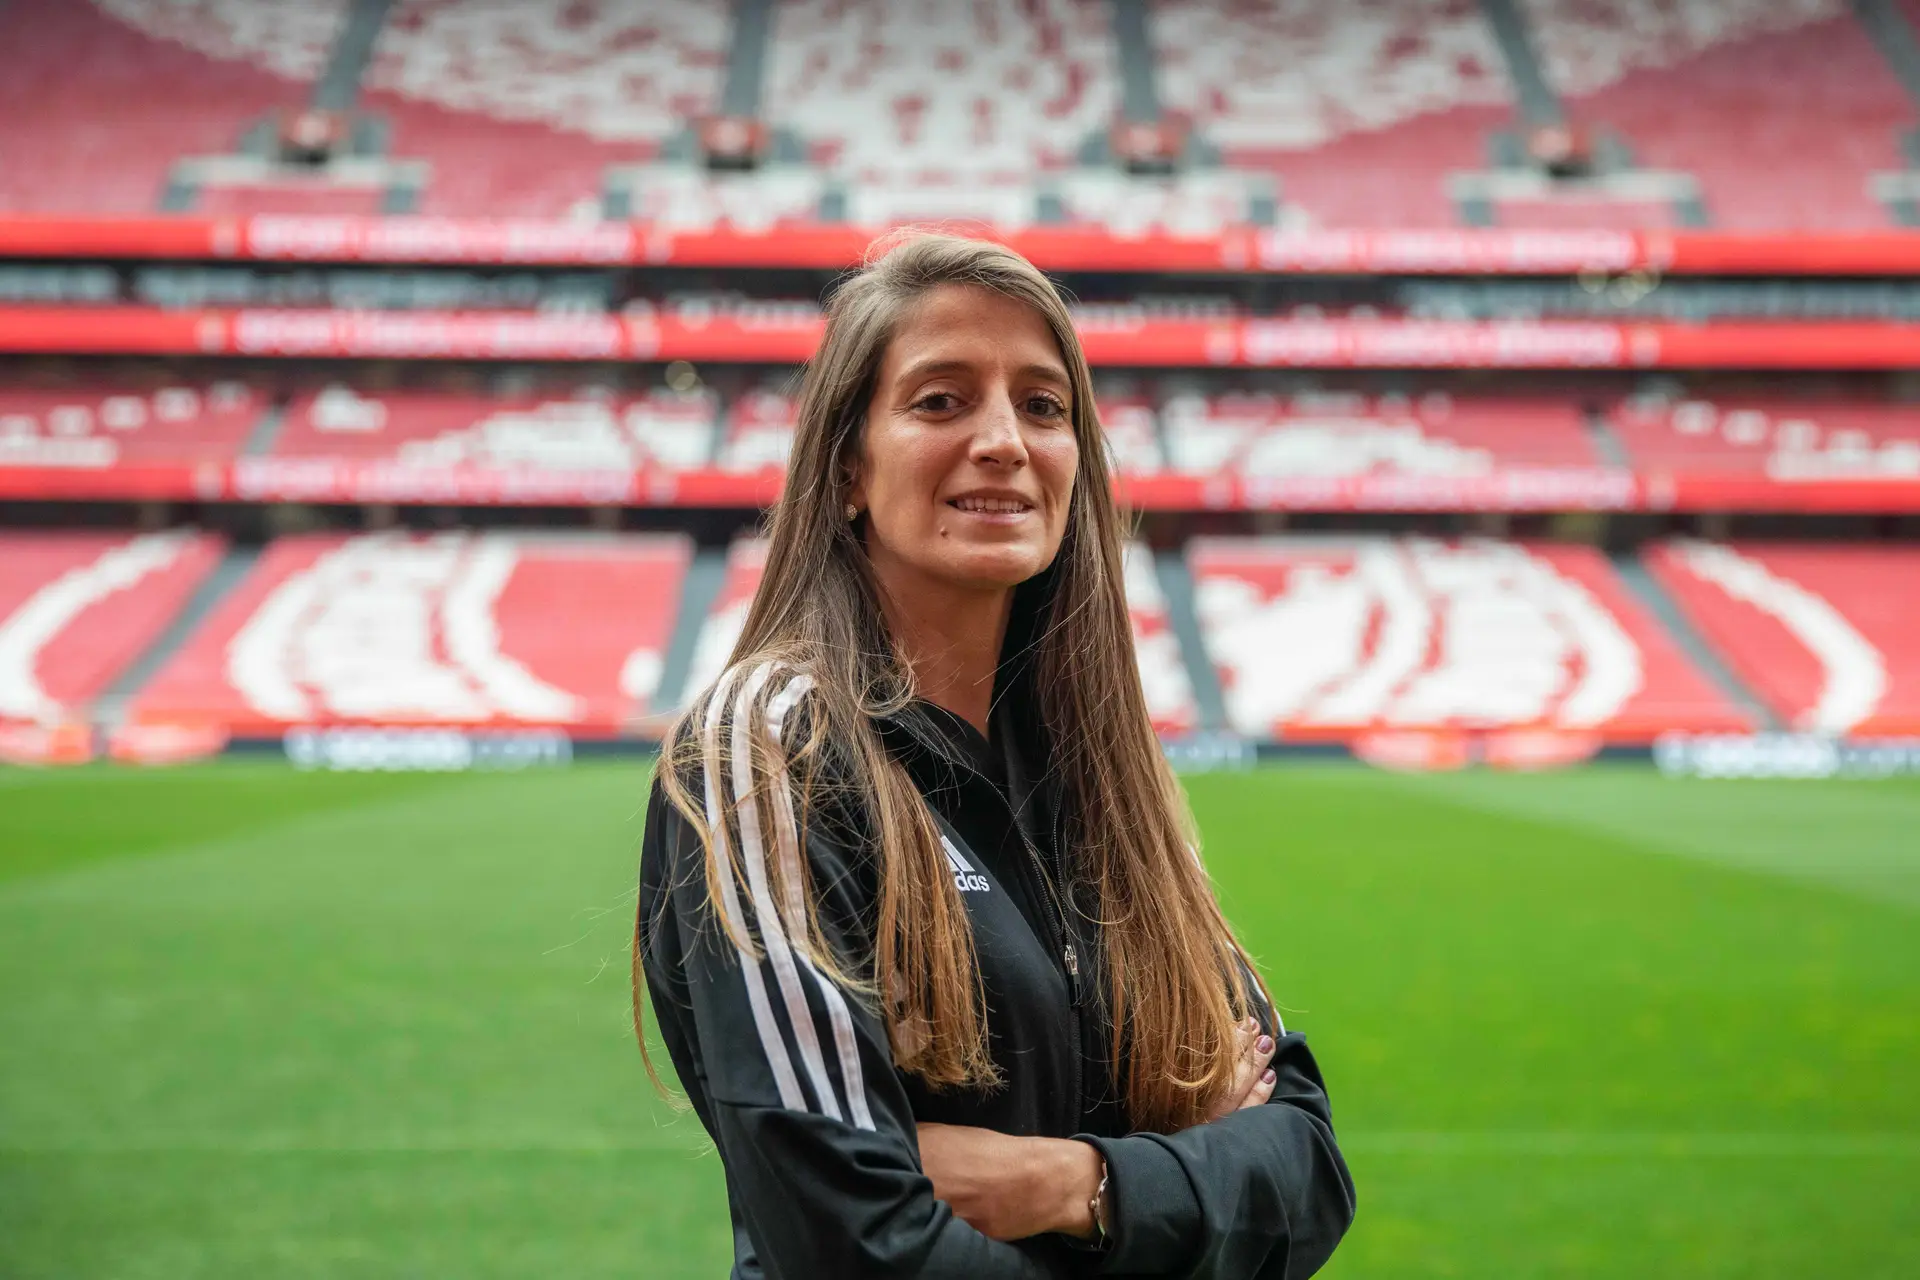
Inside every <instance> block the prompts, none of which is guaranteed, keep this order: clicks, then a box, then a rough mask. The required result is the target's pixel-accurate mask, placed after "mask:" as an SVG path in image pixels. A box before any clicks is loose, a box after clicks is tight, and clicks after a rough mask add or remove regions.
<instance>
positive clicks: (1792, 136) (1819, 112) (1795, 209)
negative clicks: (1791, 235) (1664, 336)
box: [1526, 0, 1914, 231]
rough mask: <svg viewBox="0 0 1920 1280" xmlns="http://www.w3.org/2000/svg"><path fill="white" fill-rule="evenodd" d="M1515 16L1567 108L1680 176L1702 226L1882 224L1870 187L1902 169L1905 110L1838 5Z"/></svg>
mask: <svg viewBox="0 0 1920 1280" xmlns="http://www.w3.org/2000/svg"><path fill="white" fill-rule="evenodd" d="M1526 9H1527V12H1528V15H1529V17H1530V18H1531V20H1532V26H1533V30H1534V34H1535V39H1536V42H1537V45H1538V48H1539V50H1540V53H1541V57H1542V60H1543V61H1544V63H1545V64H1546V71H1547V75H1548V77H1549V79H1550V80H1551V81H1552V82H1553V84H1554V86H1555V87H1556V89H1558V91H1559V92H1560V94H1561V96H1562V99H1563V100H1564V102H1565V103H1566V106H1567V109H1568V111H1569V113H1570V114H1571V115H1572V116H1573V117H1574V118H1575V119H1576V120H1579V121H1582V122H1584V123H1586V124H1587V125H1588V126H1590V127H1593V128H1605V129H1607V130H1610V131H1612V132H1614V133H1616V134H1617V135H1619V136H1620V137H1621V138H1622V139H1623V140H1624V141H1625V143H1626V144H1627V146H1628V147H1629V148H1630V149H1631V151H1632V154H1633V157H1634V160H1635V162H1636V164H1637V165H1638V166H1639V167H1641V168H1644V169H1650V170H1661V171H1673V172H1676V173H1682V174H1687V175H1690V176H1691V177H1692V178H1694V179H1695V180H1696V181H1697V182H1698V184H1699V189H1700V194H1701V198H1702V201H1703V203H1704V205H1705V212H1706V214H1707V216H1708V218H1709V220H1710V222H1711V225H1713V226H1716V227H1723V228H1728V229H1738V230H1756V231H1757V230H1769V231H1779V230H1789V229H1803V228H1820V229H1823V230H1829V231H1844V230H1866V229H1874V228H1885V227H1887V226H1889V225H1891V224H1890V222H1889V219H1888V215H1887V212H1886V210H1885V209H1884V208H1883V207H1882V206H1881V204H1880V203H1879V201H1878V200H1877V199H1876V198H1875V197H1874V195H1873V194H1872V192H1871V190H1870V185H1869V180H1870V178H1871V176H1872V175H1873V174H1875V173H1877V172H1881V171H1886V170H1895V169H1900V168H1903V167H1904V165H1903V162H1902V159H1901V155H1900V135H1901V132H1902V131H1903V130H1905V129H1907V128H1909V127H1911V126H1912V125H1913V123H1914V108H1913V104H1912V102H1911V101H1910V100H1909V99H1908V97H1907V95H1906V93H1905V92H1904V90H1903V89H1902V88H1901V86H1900V83H1899V81H1898V80H1896V79H1895V78H1894V76H1893V74H1892V72H1891V71H1890V70H1889V69H1888V67H1887V64H1886V61H1885V59H1884V58H1883V57H1882V56H1881V55H1880V53H1879V52H1878V51H1877V50H1876V49H1875V48H1874V47H1873V44H1872V41H1871V40H1870V39H1869V38H1868V36H1867V34H1866V32H1865V31H1864V30H1863V29H1862V27H1861V26H1860V24H1859V23H1858V22H1856V21H1855V20H1854V18H1853V16H1852V15H1851V14H1850V13H1848V12H1847V8H1846V6H1845V5H1843V4H1841V3H1838V0H1794V3H1787V4H1783V3H1778V2H1777V0H1683V2H1682V3H1655V2H1654V0H1603V2H1601V3H1578V4H1576V3H1567V2H1566V0H1532V2H1531V3H1528V4H1527V5H1526ZM1788 85H1790V86H1792V91H1791V92H1782V91H1781V90H1782V86H1788ZM1788 175H1791V176H1790V177H1789V176H1788Z"/></svg>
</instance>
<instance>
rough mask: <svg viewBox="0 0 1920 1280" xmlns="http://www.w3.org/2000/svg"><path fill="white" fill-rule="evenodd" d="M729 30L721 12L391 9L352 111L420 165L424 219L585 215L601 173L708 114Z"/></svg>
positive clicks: (537, 5)
mask: <svg viewBox="0 0 1920 1280" xmlns="http://www.w3.org/2000/svg"><path fill="white" fill-rule="evenodd" d="M728 22H729V19H728V6H726V5H722V4H636V3H632V0H624V2H623V0H586V2H584V3H583V2H581V0H514V2H513V3H483V2H481V0H465V2H462V3H445V2H444V0H401V2H400V3H399V4H397V5H396V6H395V8H394V10H393V12H392V13H391V14H390V15H389V17H388V19H387V23H386V25H385V27H384V28H383V29H382V30H381V32H380V36H379V40H378V41H377V43H376V44H375V47H374V51H373V57H372V61H371V63H370V65H369V66H368V68H367V73H366V77H365V81H364V91H363V93H362V95H361V106H362V108H363V109H364V110H366V111H368V112H371V113H374V114H376V115H379V116H381V117H384V118H385V119H386V120H387V121H388V123H389V124H390V126H391V143H390V150H391V152H392V154H393V155H394V156H396V157H400V158H405V159H410V160H413V159H418V160H425V161H426V162H428V163H429V164H430V165H431V166H432V170H431V176H430V178H429V180H428V182H427V185H426V189H425V191H424V192H423V194H422V197H421V204H420V211H421V212H423V213H429V214H435V215H467V216H513V217H560V216H566V215H570V214H576V213H588V214H591V213H593V212H595V211H596V209H597V206H598V204H599V201H600V196H601V190H602V184H603V181H604V174H605V170H606V168H607V166H609V165H616V164H631V163H634V162H636V161H640V160H645V159H649V158H651V157H653V156H654V155H656V154H658V152H659V150H660V147H661V144H662V143H663V142H664V141H665V140H666V139H668V138H669V137H670V136H672V135H673V134H675V133H676V132H678V131H680V130H682V129H684V128H685V127H686V125H687V122H688V121H689V120H691V119H694V118H697V117H700V116H704V115H707V114H709V113H711V112H712V111H713V110H714V107H715V103H716V100H717V97H718V94H719V86H720V77H721V70H722V68H723V66H724V64H725V60H726V47H727V34H728ZM533 155H537V156H538V157H539V163H538V164H529V163H527V157H529V156H533Z"/></svg>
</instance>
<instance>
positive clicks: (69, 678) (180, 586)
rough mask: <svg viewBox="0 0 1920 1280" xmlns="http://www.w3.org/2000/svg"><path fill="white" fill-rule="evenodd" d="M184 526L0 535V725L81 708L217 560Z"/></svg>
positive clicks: (210, 540)
mask: <svg viewBox="0 0 1920 1280" xmlns="http://www.w3.org/2000/svg"><path fill="white" fill-rule="evenodd" d="M222 545H223V544H222V542H221V540H220V539H218V538H215V537H211V536H207V535H203V534H196V533H191V532H186V531H174V532H170V533H152V534H143V535H139V536H136V537H127V536H125V535H121V534H105V533H43V534H19V533H10V534H4V535H0V723H7V722H20V723H28V724H36V725H54V724H59V723H61V722H63V721H66V720H69V719H71V718H74V717H78V716H80V715H83V714H85V713H86V712H87V711H88V710H89V708H90V706H91V704H92V703H93V702H94V701H95V700H96V699H97V698H99V697H100V695H101V694H102V693H104V692H106V690H107V688H108V686H109V685H110V684H111V683H112V681H113V680H114V679H115V678H116V677H118V676H119V675H120V674H121V673H122V672H123V671H124V670H125V669H126V668H127V666H128V664H130V663H132V662H133V661H134V659H136V658H137V657H138V656H139V655H140V654H141V653H142V652H144V651H145V649H146V647H147V646H148V645H149V644H151V643H152V642H153V640H154V638H155V637H156V636H158V635H159V633H160V630H161V628H162V627H164V626H165V625H166V624H167V622H168V621H169V620H170V619H171V618H172V617H173V616H174V615H175V614H177V613H178V612H179V611H180V609H181V607H182V606H183V605H184V604H185V603H186V600H187V597H188V596H189V595H190V594H191V593H192V591H193V589H194V588H195V587H196V586H197V585H199V583H200V582H201V580H202V579H204V578H205V577H206V576H207V575H208V574H209V573H211V572H212V571H213V567H214V566H215V565H216V564H218V563H219V560H220V553H221V548H222Z"/></svg>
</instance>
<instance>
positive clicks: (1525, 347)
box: [0, 306, 1920, 369]
mask: <svg viewBox="0 0 1920 1280" xmlns="http://www.w3.org/2000/svg"><path fill="white" fill-rule="evenodd" d="M821 327H822V321H821V319H820V317H819V316H818V315H817V314H813V313H809V312H807V311H803V310H797V309H793V308H778V309H774V310H773V311H771V312H769V313H766V314H755V315H750V316H748V315H734V316H725V315H723V316H714V317H711V318H703V319H691V318H688V317H686V316H682V315H675V314H663V313H655V312H635V313H626V314H619V315H565V314H548V313H544V312H532V311H345V310H327V309H320V308H315V309H311V310H280V309H271V308H239V309H224V310H223V309H203V310H183V311H170V310H163V309H161V308H158V307H145V306H0V352H16V353H20V352H25V353H68V354H101V355H106V354H115V355H181V356H187V355H231V356H265V357H334V358H373V359H415V360H438V359H460V360H703V361H715V362H723V361H724V362H742V363H753V364H797V363H799V362H801V361H803V360H805V359H807V358H808V357H809V356H811V355H812V353H813V348H814V345H815V344H816V343H817V342H818V341H819V337H820V332H821ZM1081 337H1082V340H1083V341H1084V343H1085V345H1086V350H1087V358H1088V359H1089V360H1090V361H1092V362H1093V363H1094V364H1095V365H1103V366H1108V367H1130V368H1143V367H1145V368H1199V367H1217V368H1231V367H1238V368H1301V369H1656V368H1658V369H1699V368H1713V369H1722V368H1724V369H1902V368H1909V367H1914V366H1920V324H1906V323H1898V322H1892V321H1815V320H1808V321H1773V322H1743V321H1712V322H1706V323H1700V324H1665V323H1661V324H1652V323H1649V324H1638V323H1636V324H1617V323H1608V322H1602V321H1576V320H1534V321H1469V320H1459V321H1452V320H1395V319H1367V320H1321V319H1313V320H1296V319H1248V318H1232V317H1229V318H1222V319H1209V320H1180V319H1164V318H1155V317H1137V318H1133V319H1121V320H1114V319H1111V318H1106V317H1101V318H1098V319H1093V320H1090V321H1089V322H1088V323H1087V324H1086V325H1085V326H1084V327H1083V329H1082V333H1081Z"/></svg>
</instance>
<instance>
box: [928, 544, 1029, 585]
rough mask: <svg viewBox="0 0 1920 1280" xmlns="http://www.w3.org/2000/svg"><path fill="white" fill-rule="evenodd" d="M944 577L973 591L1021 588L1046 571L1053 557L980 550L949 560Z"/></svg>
mask: <svg viewBox="0 0 1920 1280" xmlns="http://www.w3.org/2000/svg"><path fill="white" fill-rule="evenodd" d="M945 560H946V563H945V564H943V565H942V566H941V567H942V569H944V570H945V572H944V573H943V575H942V576H943V577H946V578H948V579H950V580H951V581H953V582H956V583H963V584H965V585H967V586H970V587H980V588H986V589H997V588H1003V587H1017V586H1019V585H1020V584H1021V583H1023V582H1025V581H1026V580H1027V579H1028V578H1031V577H1034V576H1035V575H1037V574H1039V573H1041V572H1042V571H1044V570H1045V569H1046V567H1047V565H1048V564H1050V563H1052V561H1053V556H1052V555H1051V554H1044V553H1042V552H1041V551H1040V549H1039V548H1037V547H1017V546H1002V547H977V548H971V549H969V550H967V551H964V552H959V553H957V554H954V555H952V556H948V557H946V558H945Z"/></svg>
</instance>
